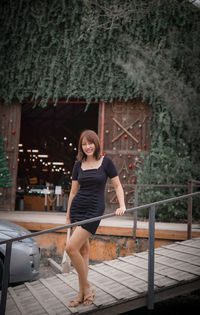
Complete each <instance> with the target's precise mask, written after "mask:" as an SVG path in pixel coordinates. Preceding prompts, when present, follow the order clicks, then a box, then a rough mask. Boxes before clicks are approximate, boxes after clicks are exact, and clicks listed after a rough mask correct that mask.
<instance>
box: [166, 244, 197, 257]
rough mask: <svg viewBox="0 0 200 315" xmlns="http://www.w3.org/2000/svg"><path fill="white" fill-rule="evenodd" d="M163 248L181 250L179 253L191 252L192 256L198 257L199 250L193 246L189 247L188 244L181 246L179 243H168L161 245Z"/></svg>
mask: <svg viewBox="0 0 200 315" xmlns="http://www.w3.org/2000/svg"><path fill="white" fill-rule="evenodd" d="M162 247H163V248H167V249H171V250H175V251H177V252H181V253H187V254H191V255H194V256H198V257H200V251H198V250H197V248H194V247H191V246H190V247H189V246H184V248H183V246H182V245H180V244H177V243H175V244H171V245H168V246H162Z"/></svg>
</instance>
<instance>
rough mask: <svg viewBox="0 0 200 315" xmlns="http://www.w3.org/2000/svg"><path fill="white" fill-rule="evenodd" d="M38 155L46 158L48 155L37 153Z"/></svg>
mask: <svg viewBox="0 0 200 315" xmlns="http://www.w3.org/2000/svg"><path fill="white" fill-rule="evenodd" d="M38 157H39V158H48V155H47V154H38Z"/></svg>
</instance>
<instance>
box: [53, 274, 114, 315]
mask: <svg viewBox="0 0 200 315" xmlns="http://www.w3.org/2000/svg"><path fill="white" fill-rule="evenodd" d="M57 277H59V278H60V279H61V280H62V281H64V282H65V283H67V284H68V285H70V286H71V287H72V288H73V289H75V290H76V291H78V286H77V285H76V283H77V274H75V273H74V274H73V278H72V277H71V276H69V275H63V274H61V275H60V274H58V275H57ZM71 280H72V281H71ZM74 280H75V281H74ZM95 290H96V296H95V300H94V302H93V304H94V305H95V306H96V307H101V306H102V305H104V306H105V305H113V304H114V303H115V302H116V299H115V298H113V297H112V296H111V295H109V294H107V293H106V292H104V291H102V290H101V289H100V288H98V287H95ZM80 310H81V307H80V306H79V311H80ZM84 310H85V306H84Z"/></svg>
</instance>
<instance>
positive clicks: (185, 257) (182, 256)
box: [157, 248, 200, 266]
mask: <svg viewBox="0 0 200 315" xmlns="http://www.w3.org/2000/svg"><path fill="white" fill-rule="evenodd" d="M157 253H158V254H159V255H160V256H161V255H162V256H164V257H169V258H173V259H174V260H175V259H176V260H179V261H185V262H188V261H189V262H190V263H192V264H193V265H195V266H200V259H199V257H198V256H191V255H190V254H187V253H182V252H179V255H178V256H177V252H176V251H174V250H171V249H167V248H159V249H157Z"/></svg>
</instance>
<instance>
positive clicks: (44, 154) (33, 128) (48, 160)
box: [18, 101, 98, 190]
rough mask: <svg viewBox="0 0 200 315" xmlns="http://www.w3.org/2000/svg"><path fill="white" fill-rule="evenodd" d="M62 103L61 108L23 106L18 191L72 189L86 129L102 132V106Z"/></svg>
mask: <svg viewBox="0 0 200 315" xmlns="http://www.w3.org/2000/svg"><path fill="white" fill-rule="evenodd" d="M85 108H86V104H85V103H84V102H77V101H72V102H64V101H63V102H59V103H58V104H57V106H54V105H53V104H48V106H47V107H45V108H41V107H36V108H33V104H31V103H25V104H23V106H22V119H21V136H20V145H19V166H18V187H21V189H23V190H24V189H26V190H28V189H30V187H32V186H33V185H40V186H41V185H45V184H46V182H49V183H51V184H53V185H54V186H56V185H61V184H62V185H63V184H64V185H68V184H69V183H70V181H71V172H72V167H73V164H74V161H75V159H76V155H77V149H78V139H79V136H80V133H81V132H82V131H83V130H85V129H93V130H95V131H96V132H98V104H97V103H92V104H90V106H89V108H88V110H87V111H85Z"/></svg>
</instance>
